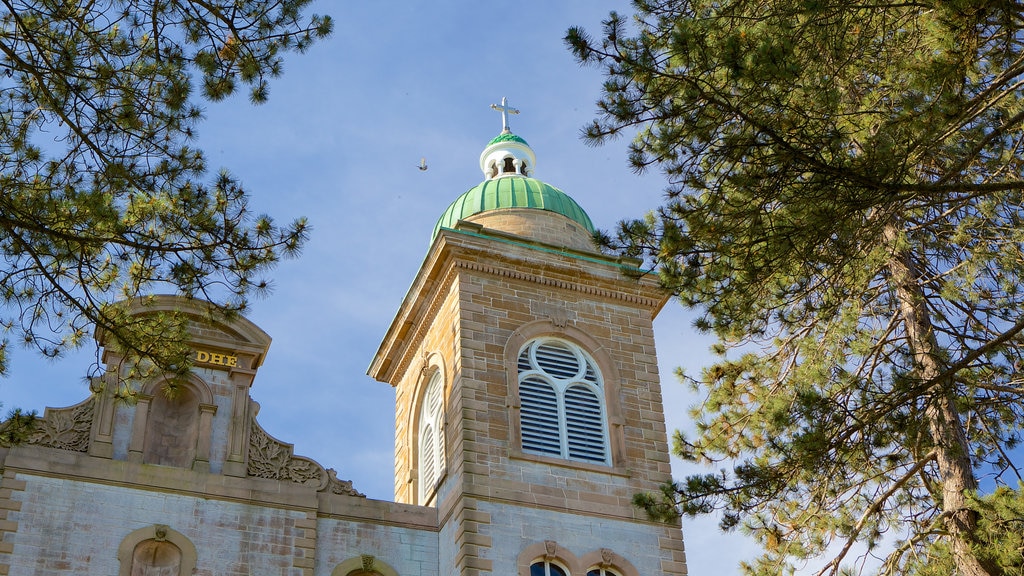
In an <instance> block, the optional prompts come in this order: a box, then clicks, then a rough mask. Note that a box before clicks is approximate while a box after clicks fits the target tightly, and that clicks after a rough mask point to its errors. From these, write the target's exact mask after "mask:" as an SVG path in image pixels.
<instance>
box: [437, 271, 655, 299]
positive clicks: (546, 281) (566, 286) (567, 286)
mask: <svg viewBox="0 0 1024 576" xmlns="http://www.w3.org/2000/svg"><path fill="white" fill-rule="evenodd" d="M455 265H456V266H457V267H459V268H463V269H466V270H473V271H475V272H482V273H484V274H491V275H493V276H500V277H502V278H510V279H513V280H522V281H525V282H531V283H534V284H540V285H542V286H549V287H552V288H559V289H562V290H569V291H572V292H580V293H582V294H587V295H588V296H597V297H599V298H604V299H607V300H621V301H623V302H627V303H629V304H635V305H638V306H641V307H644V308H658V307H660V306H661V302H662V299H655V298H651V297H648V296H643V295H641V294H636V293H627V292H625V291H623V290H616V289H611V288H601V287H598V286H593V285H590V284H585V283H583V282H573V281H569V280H559V279H556V278H549V277H547V276H541V275H539V274H531V273H529V272H523V271H522V270H515V269H510V268H507V267H503V266H495V265H493V264H484V263H482V262H464V261H460V262H456V264H455Z"/></svg>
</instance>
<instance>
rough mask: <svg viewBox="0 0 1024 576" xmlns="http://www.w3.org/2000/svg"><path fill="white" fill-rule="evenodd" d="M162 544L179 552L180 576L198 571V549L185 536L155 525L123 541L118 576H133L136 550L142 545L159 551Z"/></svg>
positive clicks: (118, 548)
mask: <svg viewBox="0 0 1024 576" xmlns="http://www.w3.org/2000/svg"><path fill="white" fill-rule="evenodd" d="M160 543H167V544H169V545H172V546H174V547H175V548H176V549H177V550H178V551H179V552H180V557H179V559H178V560H179V561H178V576H191V574H192V573H193V572H195V569H196V561H197V559H198V555H197V554H196V547H195V545H194V544H193V543H192V541H191V540H189V539H188V538H187V537H186V536H185V535H184V534H182V533H181V532H178V531H176V530H172V529H171V528H169V527H167V526H165V525H163V524H154V525H152V526H146V527H145V528H139V529H138V530H135V531H133V532H130V533H129V534H128V535H127V536H125V537H124V539H123V540H121V545H120V546H118V547H117V561H118V563H119V566H120V567H119V569H118V572H117V574H118V576H131V574H132V561H133V560H134V559H135V556H136V550H137V549H138V547H139V546H140V545H142V546H149V545H152V546H154V548H155V549H159V545H160Z"/></svg>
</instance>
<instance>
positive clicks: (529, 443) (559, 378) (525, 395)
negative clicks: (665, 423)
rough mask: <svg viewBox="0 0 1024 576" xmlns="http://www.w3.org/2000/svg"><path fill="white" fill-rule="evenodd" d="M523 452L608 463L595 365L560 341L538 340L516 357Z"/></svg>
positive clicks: (601, 389) (600, 388) (600, 384)
mask: <svg viewBox="0 0 1024 576" xmlns="http://www.w3.org/2000/svg"><path fill="white" fill-rule="evenodd" d="M518 373H519V408H520V410H519V415H520V416H519V417H520V434H521V437H522V445H523V452H527V453H531V454H539V455H547V456H556V457H560V458H566V459H568V460H576V461H580V462H593V463H598V464H608V455H609V450H608V429H607V424H606V422H607V418H606V416H605V406H604V385H603V382H602V380H601V373H600V371H599V370H598V369H597V365H596V364H595V363H594V361H593V359H591V358H590V356H589V355H587V354H586V353H585V352H584V351H583V350H581V349H580V348H579V346H576V345H575V344H571V343H569V342H566V341H564V340H559V339H555V338H538V339H536V340H531V341H530V342H527V343H526V345H524V346H523V348H522V350H520V352H519V360H518Z"/></svg>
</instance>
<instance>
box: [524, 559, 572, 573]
mask: <svg viewBox="0 0 1024 576" xmlns="http://www.w3.org/2000/svg"><path fill="white" fill-rule="evenodd" d="M530 576H569V573H568V571H567V570H565V569H564V568H562V567H561V566H559V565H558V564H555V563H552V562H548V561H547V560H539V561H537V562H534V563H533V564H531V565H530Z"/></svg>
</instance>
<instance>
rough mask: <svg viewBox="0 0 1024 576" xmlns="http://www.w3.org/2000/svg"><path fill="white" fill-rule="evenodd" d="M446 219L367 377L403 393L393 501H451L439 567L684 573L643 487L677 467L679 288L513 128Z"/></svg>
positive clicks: (593, 574)
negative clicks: (663, 381)
mask: <svg viewBox="0 0 1024 576" xmlns="http://www.w3.org/2000/svg"><path fill="white" fill-rule="evenodd" d="M493 107H494V108H495V109H497V110H499V111H501V112H502V118H503V130H502V132H501V133H500V134H499V135H498V136H497V137H495V138H494V139H493V140H491V141H490V142H489V143H488V144H487V146H486V147H485V148H484V150H483V152H482V153H481V155H480V169H481V171H482V172H483V175H484V178H485V179H484V181H483V182H481V183H480V184H478V185H477V186H475V187H473V188H471V189H470V190H469V191H467V192H466V193H464V194H462V195H461V196H459V197H458V198H457V199H456V200H455V201H454V202H452V204H451V205H450V206H449V207H448V208H447V210H445V211H444V212H443V214H442V215H441V218H440V219H439V220H438V223H437V225H436V227H435V229H434V231H433V236H432V238H431V244H430V248H429V251H428V253H427V256H426V258H425V260H424V262H423V265H422V266H421V268H420V270H419V272H418V273H417V275H416V278H415V280H414V281H413V284H412V286H411V288H410V290H409V292H408V294H407V295H406V297H405V300H404V301H403V303H402V305H401V307H400V309H399V310H398V313H397V314H396V316H395V319H394V321H393V322H392V324H391V326H390V328H389V329H388V331H387V334H386V335H385V337H384V339H383V342H382V344H381V346H380V348H379V350H378V351H377V354H376V355H375V357H374V359H373V362H372V364H371V366H370V369H369V374H370V375H371V376H372V377H374V378H375V379H377V380H379V381H381V382H386V383H388V384H391V385H392V386H394V387H395V390H396V429H395V499H396V502H398V503H400V504H415V505H420V506H430V507H435V508H436V509H437V516H438V525H439V544H438V548H439V550H438V560H439V568H438V573H439V574H442V575H456V574H457V575H471V574H503V575H509V574H515V575H519V576H568V575H573V576H576V575H581V576H582V575H586V576H641V575H643V576H655V575H681V574H685V573H686V567H685V556H684V552H683V543H682V536H681V533H680V528H679V526H678V525H665V524H660V523H655V522H652V521H649V520H648V519H646V517H645V515H644V513H643V512H642V511H641V510H638V509H637V508H636V507H634V506H633V505H632V497H633V495H634V494H636V493H638V492H644V491H652V490H656V489H657V488H658V486H659V485H660V484H662V483H664V482H666V481H668V480H669V479H670V477H671V473H670V466H669V456H668V442H667V437H666V430H665V422H664V414H663V407H662V398H661V388H660V383H659V380H658V371H657V359H656V353H655V346H654V333H653V328H652V322H653V320H654V317H655V315H656V314H657V313H658V311H659V310H660V309H661V307H662V306H663V305H664V304H665V302H666V300H667V295H666V294H664V293H663V292H662V291H660V290H659V288H658V285H657V282H656V280H655V279H653V278H651V277H649V276H644V275H643V274H640V270H639V269H638V265H639V262H636V261H630V260H626V259H622V258H618V257H614V256H609V255H606V254H602V253H601V252H599V251H597V250H596V249H595V248H594V246H593V243H592V240H591V238H592V234H593V232H594V228H593V225H592V223H591V221H590V218H589V217H588V216H587V214H586V212H585V211H584V210H583V209H582V208H581V207H580V206H579V204H577V203H576V202H575V201H574V200H573V199H572V198H571V197H569V196H568V195H567V194H565V193H564V192H562V191H561V190H559V189H558V188H555V187H554V186H551V185H549V184H547V183H545V182H543V181H541V180H537V179H535V178H534V177H533V176H534V173H535V170H536V156H535V155H534V152H533V150H532V149H531V148H530V146H529V145H528V144H527V142H526V141H525V140H524V139H523V138H521V137H519V136H517V135H515V134H513V133H512V132H511V131H510V130H509V127H508V114H510V113H517V111H516V110H514V109H512V108H509V107H508V105H507V103H506V101H505V100H502V104H501V105H494V106H493Z"/></svg>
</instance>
